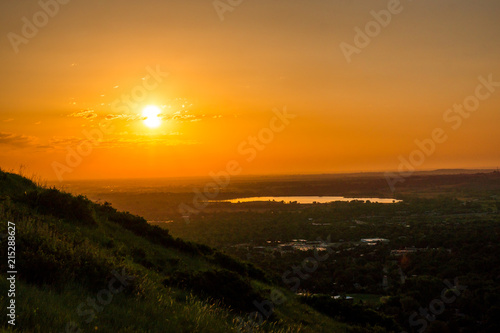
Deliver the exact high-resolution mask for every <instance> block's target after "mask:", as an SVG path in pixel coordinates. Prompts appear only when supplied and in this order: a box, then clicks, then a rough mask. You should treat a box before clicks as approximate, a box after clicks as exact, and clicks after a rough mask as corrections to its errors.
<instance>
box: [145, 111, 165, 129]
mask: <svg viewBox="0 0 500 333" xmlns="http://www.w3.org/2000/svg"><path fill="white" fill-rule="evenodd" d="M160 113H161V109H160V108H159V107H157V106H155V105H148V106H146V107H145V108H144V109H143V110H142V115H143V117H145V119H144V120H143V122H144V125H146V126H147V127H149V128H156V127H158V126H160V125H161V119H160V117H158V116H159V115H160Z"/></svg>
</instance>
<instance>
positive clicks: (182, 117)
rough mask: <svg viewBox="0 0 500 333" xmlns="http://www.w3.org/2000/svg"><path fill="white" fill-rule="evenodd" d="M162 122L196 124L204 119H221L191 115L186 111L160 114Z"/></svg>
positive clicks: (217, 116)
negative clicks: (171, 121)
mask: <svg viewBox="0 0 500 333" xmlns="http://www.w3.org/2000/svg"><path fill="white" fill-rule="evenodd" d="M160 117H161V118H162V119H163V120H173V121H178V122H196V121H201V120H203V119H206V118H222V116H221V115H205V114H201V115H200V114H192V113H188V111H177V112H174V113H171V114H161V115H160Z"/></svg>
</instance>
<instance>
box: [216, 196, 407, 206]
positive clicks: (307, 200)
mask: <svg viewBox="0 0 500 333" xmlns="http://www.w3.org/2000/svg"><path fill="white" fill-rule="evenodd" d="M352 200H357V201H364V202H366V201H368V200H369V201H370V202H374V203H396V202H400V201H401V200H396V199H387V198H385V199H384V198H346V197H329V196H324V197H323V196H288V197H250V198H237V199H227V200H213V201H212V202H231V203H238V202H255V201H276V202H281V201H284V202H285V203H290V202H297V203H299V204H312V203H314V202H316V203H328V202H334V201H352Z"/></svg>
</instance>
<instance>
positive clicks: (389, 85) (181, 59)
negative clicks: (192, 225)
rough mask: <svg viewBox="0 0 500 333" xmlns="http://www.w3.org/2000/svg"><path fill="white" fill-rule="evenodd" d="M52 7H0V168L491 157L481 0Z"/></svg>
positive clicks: (450, 164) (130, 169)
mask: <svg viewBox="0 0 500 333" xmlns="http://www.w3.org/2000/svg"><path fill="white" fill-rule="evenodd" d="M60 2H65V4H60V3H59V2H56V1H55V0H47V1H45V0H42V1H41V2H38V1H2V2H1V3H0V16H1V20H0V34H1V35H2V39H1V43H0V60H1V61H0V72H1V77H2V80H1V83H0V84H1V86H0V167H2V168H3V169H14V170H16V169H17V168H18V167H19V165H21V164H23V165H26V166H27V168H28V169H29V170H31V171H32V172H36V173H37V174H40V175H41V176H42V177H44V178H47V179H55V178H57V176H58V173H59V176H61V177H62V178H63V179H74V178H104V177H159V176H160V177H161V176H165V177H170V176H192V175H201V176H203V175H208V174H209V172H211V171H212V172H217V171H219V170H223V169H225V168H226V164H227V163H228V161H230V160H236V161H238V162H239V163H240V166H241V168H242V173H244V174H283V173H285V174H290V173H328V172H346V171H379V170H396V169H398V167H399V165H400V163H401V162H400V159H401V158H403V159H409V160H411V158H413V160H414V161H415V160H418V157H421V156H420V155H419V153H418V152H416V150H417V149H420V150H425V149H429V150H428V151H427V153H428V154H427V155H425V157H424V159H423V160H422V161H421V162H420V161H419V162H418V163H413V164H412V165H413V166H414V167H416V168H417V169H434V168H463V167H465V168H476V167H496V166H498V165H500V150H499V149H498V147H499V143H500V131H499V130H498V124H499V123H500V61H499V59H500V38H499V33H500V20H499V17H500V2H499V1H497V0H475V1H466V0H443V1H436V0H414V1H409V0H404V1H401V2H400V3H399V4H398V1H397V0H391V1H378V0H369V1H368V0H365V1H354V0H330V1H326V0H303V1H302V0H301V1H298V0H286V1H285V0H275V1H269V0H267V1H264V0H244V1H241V4H239V5H236V6H232V5H230V4H229V3H233V4H235V3H238V1H236V0H233V1H228V0H222V1H218V2H215V3H216V4H217V6H218V7H217V8H216V7H215V6H214V2H213V1H211V0H203V1H201V0H198V1H194V0H182V1H164V0H162V1H160V0H144V1H129V0H120V1H118V0H108V1H97V0H86V1H81V0H69V1H68V0H60ZM44 3H46V4H47V5H44V6H42V5H41V4H44ZM55 4H57V6H55ZM42 7H45V11H46V12H48V14H46V13H45V12H41V11H43V10H44V9H43V8H42ZM372 11H375V12H376V13H379V14H378V15H375V16H379V17H378V19H379V20H380V21H381V22H382V21H383V22H382V23H377V21H375V16H374V14H373V13H372ZM380 11H383V12H380ZM387 14H389V15H390V18H389V16H387ZM221 18H223V20H221ZM384 20H385V21H384ZM389 20H390V22H389ZM372 21H373V22H372ZM367 24H368V25H367ZM357 28H359V30H358V29H357ZM366 29H368V31H366ZM359 31H362V34H363V35H360V34H359ZM366 33H367V34H368V35H365V34H366ZM342 43H344V44H342ZM341 45H343V47H341ZM346 45H349V46H346ZM346 47H347V49H348V50H350V51H352V52H351V53H350V54H349V55H348V56H347V57H346V54H344V53H345V52H343V51H342V50H343V49H344V51H345V50H346ZM353 50H355V51H353ZM348 58H349V61H348ZM165 73H168V75H166V74H165ZM479 77H482V78H483V79H482V81H483V82H487V81H490V83H489V84H484V83H481V81H480V80H479ZM491 81H492V82H493V83H492V82H491ZM495 82H499V83H495ZM480 84H481V85H482V86H480V87H478V85H480ZM477 94H479V95H477ZM475 96H477V97H475ZM464 101H465V102H466V103H469V106H467V110H473V111H467V110H465V111H464V110H462V111H460V112H459V111H453V110H451V111H447V110H448V109H450V108H451V109H453V107H454V105H455V104H456V105H460V104H463V103H464ZM476 102H477V103H476ZM476 104H477V105H476ZM147 105H153V106H156V107H158V108H159V110H161V112H160V114H159V117H160V118H161V119H162V121H161V124H160V126H159V127H157V128H150V127H148V126H146V124H144V121H143V120H144V116H143V115H142V111H143V109H144V107H145V106H147ZM284 108H286V110H287V111H286V112H288V114H293V115H294V116H295V117H294V118H293V119H292V117H291V116H290V118H289V119H285V121H284V122H283V121H281V122H279V121H275V120H274V119H273V118H274V117H276V113H275V112H276V111H275V112H273V109H278V110H280V111H279V113H283V110H284ZM455 110H459V109H455ZM270 124H272V125H270ZM99 125H101V126H106V129H107V130H106V131H103V130H102V129H101V130H99V131H100V132H99V134H96V133H98V132H96V130H97V128H99ZM435 129H441V132H440V136H439V137H440V138H441V139H442V138H443V137H445V139H442V140H438V141H439V142H436V140H434V139H433V136H432V132H433V131H434V130H435ZM85 133H94V135H95V136H94V137H95V138H98V139H99V140H98V141H94V142H92V143H89V142H88V141H87V142H86V145H85ZM259 134H260V136H259ZM249 137H255V138H256V139H255V141H253V139H252V138H249ZM415 140H420V141H424V142H427V143H429V140H434V142H433V144H429V145H427V146H423V147H424V148H419V146H418V145H417V144H416V143H415ZM79 146H80V148H79V149H78V147H79ZM68 152H71V153H68ZM68 154H70V155H71V157H70V158H69V157H68ZM75 154H76V156H75ZM409 163H410V164H411V162H409ZM54 166H56V169H57V170H59V171H55V170H54Z"/></svg>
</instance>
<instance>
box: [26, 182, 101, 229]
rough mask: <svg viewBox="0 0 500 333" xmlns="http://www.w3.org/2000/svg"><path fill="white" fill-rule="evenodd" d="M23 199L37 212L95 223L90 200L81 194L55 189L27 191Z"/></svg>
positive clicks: (89, 223) (81, 222) (87, 223)
mask: <svg viewBox="0 0 500 333" xmlns="http://www.w3.org/2000/svg"><path fill="white" fill-rule="evenodd" d="M24 201H25V202H26V203H27V204H28V205H29V206H30V207H31V208H33V209H35V210H36V211H37V212H39V213H41V214H45V215H52V216H55V217H59V218H62V219H65V220H67V221H69V222H74V223H80V224H84V225H97V222H96V217H95V211H94V208H93V204H92V202H91V201H90V200H89V199H87V198H86V197H85V196H83V195H79V196H77V197H75V196H73V195H71V194H69V193H64V192H60V191H59V190H56V189H41V190H34V191H30V192H27V193H26V194H25V196H24Z"/></svg>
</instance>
